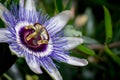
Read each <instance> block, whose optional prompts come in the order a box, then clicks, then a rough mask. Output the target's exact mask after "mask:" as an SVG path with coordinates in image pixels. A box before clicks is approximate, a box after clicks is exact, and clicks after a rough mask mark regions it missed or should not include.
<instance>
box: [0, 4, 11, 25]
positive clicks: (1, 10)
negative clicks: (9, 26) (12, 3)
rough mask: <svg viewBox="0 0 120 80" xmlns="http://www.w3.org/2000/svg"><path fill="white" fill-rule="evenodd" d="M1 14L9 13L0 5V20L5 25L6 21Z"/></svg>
mask: <svg viewBox="0 0 120 80" xmlns="http://www.w3.org/2000/svg"><path fill="white" fill-rule="evenodd" d="M3 12H5V13H9V11H8V9H7V8H5V7H4V6H3V5H2V4H1V3H0V18H1V19H2V20H3V21H4V22H5V23H7V22H6V20H5V19H4V16H3Z"/></svg>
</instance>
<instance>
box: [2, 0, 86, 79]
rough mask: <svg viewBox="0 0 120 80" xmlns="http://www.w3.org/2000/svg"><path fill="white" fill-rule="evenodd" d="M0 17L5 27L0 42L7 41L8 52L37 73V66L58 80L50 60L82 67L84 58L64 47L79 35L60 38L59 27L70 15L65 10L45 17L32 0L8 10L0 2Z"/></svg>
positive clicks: (71, 46)
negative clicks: (70, 53)
mask: <svg viewBox="0 0 120 80" xmlns="http://www.w3.org/2000/svg"><path fill="white" fill-rule="evenodd" d="M0 17H1V19H2V20H3V21H4V22H5V23H6V25H7V26H8V27H7V28H1V29H0V42H4V43H8V44H9V47H10V49H11V51H12V52H13V53H15V54H16V55H17V56H18V57H24V58H25V59H26V62H27V64H28V66H29V67H30V69H31V70H32V71H33V72H35V73H37V74H40V73H42V71H41V69H40V67H42V68H43V69H45V70H46V72H47V73H49V75H50V76H51V77H53V79H55V80H62V77H61V75H60V73H59V71H58V70H57V68H56V66H55V64H54V63H53V61H52V59H54V60H57V61H61V62H65V63H68V64H71V65H75V66H85V65H87V64H88V62H87V61H86V60H85V59H79V58H76V57H71V56H69V54H68V50H69V49H72V48H74V47H75V46H77V45H79V44H81V43H83V40H82V39H81V38H73V37H64V36H63V35H62V29H63V27H64V26H65V24H66V23H67V21H68V20H69V19H70V17H71V12H70V11H69V10H66V11H63V12H61V13H59V14H58V15H56V16H55V17H53V18H51V19H48V17H47V16H46V15H43V14H42V13H41V11H39V12H37V11H36V9H35V4H34V0H26V3H24V0H20V4H19V7H17V6H15V5H12V7H11V10H10V11H8V10H7V9H6V8H5V7H4V6H3V5H2V4H1V3H0Z"/></svg>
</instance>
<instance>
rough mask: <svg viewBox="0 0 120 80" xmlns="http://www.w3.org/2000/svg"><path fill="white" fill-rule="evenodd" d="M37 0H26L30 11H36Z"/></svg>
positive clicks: (26, 6)
mask: <svg viewBox="0 0 120 80" xmlns="http://www.w3.org/2000/svg"><path fill="white" fill-rule="evenodd" d="M34 1H35V0H26V5H25V8H26V9H27V10H29V11H36V8H35V2H34Z"/></svg>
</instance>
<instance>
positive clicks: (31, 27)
mask: <svg viewBox="0 0 120 80" xmlns="http://www.w3.org/2000/svg"><path fill="white" fill-rule="evenodd" d="M25 29H34V30H35V27H34V26H33V25H28V26H26V27H25Z"/></svg>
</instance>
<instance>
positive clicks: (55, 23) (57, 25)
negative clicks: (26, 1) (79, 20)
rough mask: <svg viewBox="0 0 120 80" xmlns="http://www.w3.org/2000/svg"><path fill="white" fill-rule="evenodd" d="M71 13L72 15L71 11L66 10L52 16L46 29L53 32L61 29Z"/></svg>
mask: <svg viewBox="0 0 120 80" xmlns="http://www.w3.org/2000/svg"><path fill="white" fill-rule="evenodd" d="M71 15H72V13H71V11H69V10H66V11H63V12H61V13H59V14H58V15H56V16H55V17H53V18H52V19H51V20H50V23H49V24H48V25H47V30H48V31H49V33H53V34H55V33H57V32H59V31H60V30H61V29H63V27H64V26H65V25H66V23H67V22H68V20H69V19H70V17H71Z"/></svg>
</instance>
